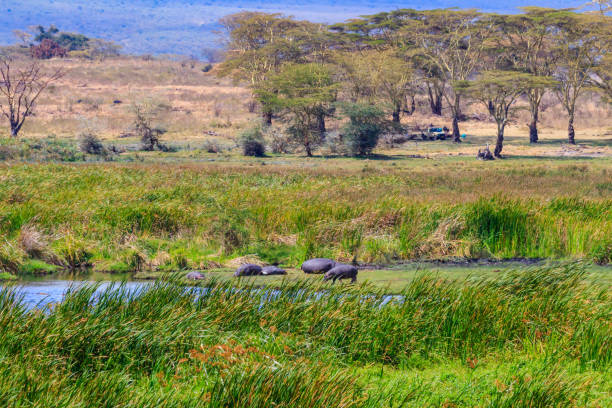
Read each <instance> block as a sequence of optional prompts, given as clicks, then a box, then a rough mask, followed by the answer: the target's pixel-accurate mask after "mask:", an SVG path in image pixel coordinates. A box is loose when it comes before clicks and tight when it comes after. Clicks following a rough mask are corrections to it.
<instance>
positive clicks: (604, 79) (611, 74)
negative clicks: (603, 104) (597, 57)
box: [593, 54, 612, 103]
mask: <svg viewBox="0 0 612 408" xmlns="http://www.w3.org/2000/svg"><path fill="white" fill-rule="evenodd" d="M593 81H594V83H595V85H596V86H597V87H598V88H599V90H600V91H601V92H602V93H603V95H604V98H605V99H606V101H607V102H609V103H612V54H608V55H605V56H604V57H603V58H602V59H601V62H600V64H599V65H598V66H597V68H596V71H595V76H594V77H593Z"/></svg>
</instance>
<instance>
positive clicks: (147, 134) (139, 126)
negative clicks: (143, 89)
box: [134, 104, 168, 152]
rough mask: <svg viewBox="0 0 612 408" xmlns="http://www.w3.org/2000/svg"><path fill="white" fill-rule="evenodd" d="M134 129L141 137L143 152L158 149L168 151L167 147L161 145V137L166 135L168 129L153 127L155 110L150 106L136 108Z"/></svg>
mask: <svg viewBox="0 0 612 408" xmlns="http://www.w3.org/2000/svg"><path fill="white" fill-rule="evenodd" d="M134 115H135V119H134V129H135V131H136V134H137V135H138V136H140V142H141V143H142V150H144V151H149V152H150V151H153V150H155V148H158V149H159V150H162V151H167V149H168V148H167V147H166V146H165V145H163V144H162V143H161V140H160V139H161V136H162V135H163V134H165V133H166V129H164V128H162V127H160V126H153V125H152V117H153V115H154V109H153V108H152V107H150V106H149V105H148V104H137V105H135V106H134Z"/></svg>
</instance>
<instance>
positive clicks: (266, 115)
mask: <svg viewBox="0 0 612 408" xmlns="http://www.w3.org/2000/svg"><path fill="white" fill-rule="evenodd" d="M263 120H264V124H266V125H268V126H270V125H272V112H264V113H263Z"/></svg>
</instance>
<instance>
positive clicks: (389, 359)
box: [0, 265, 612, 408]
mask: <svg viewBox="0 0 612 408" xmlns="http://www.w3.org/2000/svg"><path fill="white" fill-rule="evenodd" d="M586 273H587V272H586V271H585V270H584V269H582V268H580V266H578V265H565V266H557V267H551V268H532V269H529V270H527V271H523V272H519V273H505V274H502V275H498V276H496V277H495V278H493V279H491V278H486V279H485V278H470V279H464V280H460V281H446V280H441V279H440V278H439V277H436V276H427V275H425V276H420V277H419V278H417V279H414V280H413V281H412V282H411V283H410V284H409V285H408V286H406V287H405V288H404V289H403V290H402V291H401V294H402V299H404V301H403V302H388V301H387V300H386V299H387V295H386V293H385V292H384V291H383V290H376V289H373V288H372V287H371V286H370V287H363V286H344V285H336V286H335V287H331V286H326V287H324V288H323V287H321V286H315V285H313V284H312V283H307V282H303V281H302V282H285V283H284V284H283V285H282V286H281V288H280V290H279V291H278V292H275V295H274V296H270V292H269V291H265V290H251V291H241V290H238V291H237V290H233V284H234V282H231V281H230V282H223V281H220V280H216V279H211V278H209V279H207V280H206V281H203V282H202V283H201V284H202V285H203V286H204V287H206V290H204V291H202V290H201V289H197V288H194V289H193V290H188V289H186V288H185V287H184V286H182V285H176V284H175V283H173V282H162V281H159V282H157V283H154V284H150V286H148V287H147V288H146V289H144V290H140V291H138V292H134V291H133V290H131V289H130V288H129V287H127V286H123V287H121V286H119V287H117V286H115V287H114V288H112V290H111V289H103V290H99V289H98V288H96V287H81V288H79V289H73V290H71V291H69V292H68V293H67V295H66V297H65V298H64V300H63V302H61V303H57V304H54V305H53V306H51V307H46V308H45V313H39V312H34V311H28V309H27V308H25V307H23V306H22V305H21V303H20V302H19V300H18V295H15V294H14V292H12V291H11V290H10V289H8V290H7V289H2V290H0V323H1V324H2V327H3V330H2V331H1V332H0V361H3V362H5V363H6V364H1V365H0V378H2V379H3V381H2V382H0V405H2V406H16V405H15V404H13V402H14V401H21V402H23V404H29V405H32V406H45V407H63V408H65V407H77V406H80V405H82V404H83V403H86V404H89V405H95V406H98V405H110V406H125V407H154V406H164V407H187V406H189V407H223V406H249V407H262V408H263V407H268V406H270V404H271V403H274V404H276V405H277V406H304V407H306V406H308V407H329V406H345V407H355V408H356V407H399V406H406V407H423V406H436V407H438V406H455V407H472V406H482V407H551V406H554V407H571V406H576V405H578V406H585V407H598V406H607V405H609V404H610V403H612V400H611V399H610V394H609V389H610V387H611V385H612V377H611V376H610V372H611V370H610V364H611V363H612V348H611V344H610V340H609V339H610V326H609V322H610V319H611V317H612V316H611V315H610V311H611V310H612V304H611V303H610V302H611V300H610V291H609V286H608V287H607V288H606V287H602V286H600V285H596V284H587V283H585V282H587V279H586V276H585V274H586ZM364 299H366V301H364ZM383 301H384V303H385V304H384V305H383V304H382V302H383ZM466 389H469V390H470V392H469V393H466V392H465V390H466ZM23 404H22V405H23Z"/></svg>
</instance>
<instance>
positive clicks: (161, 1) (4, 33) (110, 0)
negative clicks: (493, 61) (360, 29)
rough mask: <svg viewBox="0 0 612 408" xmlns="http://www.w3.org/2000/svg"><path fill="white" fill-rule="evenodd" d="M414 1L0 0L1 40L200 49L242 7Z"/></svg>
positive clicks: (495, 7) (559, 2)
mask: <svg viewBox="0 0 612 408" xmlns="http://www.w3.org/2000/svg"><path fill="white" fill-rule="evenodd" d="M583 2H584V0H579V1H575V0H507V1H505V2H503V3H501V2H496V1H491V0H431V1H429V2H427V7H428V8H444V7H453V6H459V7H474V8H480V9H483V10H487V11H493V12H513V11H516V8H517V7H521V6H526V5H530V4H534V3H538V5H539V6H541V7H545V6H549V7H571V6H577V5H579V4H581V3H583ZM422 4H423V2H421V1H415V0H409V1H398V0H380V1H372V0H354V1H350V0H327V1H324V0H311V1H307V0H288V1H282V0H272V1H265V0H238V1H233V2H231V1H227V0H0V44H10V43H14V42H15V38H14V36H13V34H12V30H15V29H25V28H27V27H28V26H30V25H39V24H42V25H45V26H46V25H49V24H55V25H56V26H58V27H59V28H60V29H62V30H65V31H75V32H81V33H84V34H86V35H89V36H93V37H100V38H104V39H109V40H113V41H116V42H118V43H120V44H121V45H123V47H124V49H125V51H127V52H131V53H153V54H159V53H178V54H187V55H189V54H198V53H199V51H200V49H201V48H202V47H208V46H211V45H214V43H215V40H216V38H215V35H214V34H213V31H214V29H215V28H217V26H216V22H217V21H218V19H219V17H222V16H224V15H226V14H230V13H234V12H237V11H241V10H259V11H267V12H283V13H284V14H287V15H293V16H296V17H297V18H303V19H309V20H312V21H321V22H339V21H343V20H345V19H347V18H351V17H356V16H359V15H363V14H368V13H375V12H378V11H384V10H393V9H397V8H423V7H422Z"/></svg>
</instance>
